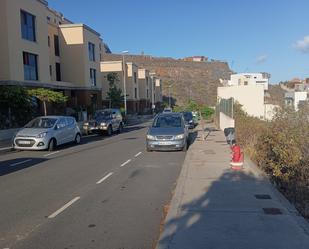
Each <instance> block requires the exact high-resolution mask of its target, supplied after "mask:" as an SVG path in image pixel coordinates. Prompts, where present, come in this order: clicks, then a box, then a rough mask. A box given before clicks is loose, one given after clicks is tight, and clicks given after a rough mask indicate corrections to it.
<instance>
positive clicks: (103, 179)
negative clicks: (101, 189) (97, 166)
mask: <svg viewBox="0 0 309 249" xmlns="http://www.w3.org/2000/svg"><path fill="white" fill-rule="evenodd" d="M112 174H114V173H113V172H110V173H108V174H107V175H106V176H104V177H103V178H102V179H101V180H99V181H97V184H100V183H102V182H104V181H105V180H106V179H107V178H108V177H110V176H111V175H112Z"/></svg>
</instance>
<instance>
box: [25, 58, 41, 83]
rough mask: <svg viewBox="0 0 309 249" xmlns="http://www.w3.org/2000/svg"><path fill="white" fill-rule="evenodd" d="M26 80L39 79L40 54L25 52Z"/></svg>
mask: <svg viewBox="0 0 309 249" xmlns="http://www.w3.org/2000/svg"><path fill="white" fill-rule="evenodd" d="M23 63H24V78H25V80H38V56H37V55H35V54H31V53H27V52H23Z"/></svg>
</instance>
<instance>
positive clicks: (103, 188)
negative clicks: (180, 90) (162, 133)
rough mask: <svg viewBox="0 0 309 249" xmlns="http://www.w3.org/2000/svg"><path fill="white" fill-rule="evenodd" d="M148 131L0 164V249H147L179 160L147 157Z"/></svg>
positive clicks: (172, 155) (12, 156) (10, 156)
mask: <svg viewBox="0 0 309 249" xmlns="http://www.w3.org/2000/svg"><path fill="white" fill-rule="evenodd" d="M146 130H147V127H146V125H145V124H144V125H139V126H134V127H130V128H127V129H126V130H125V132H124V133H122V134H119V135H115V136H112V137H108V138H107V137H103V138H102V137H100V136H93V137H88V138H85V139H84V140H83V142H82V144H81V145H78V146H74V145H68V146H65V147H61V148H59V149H58V150H56V151H55V152H53V153H50V152H47V151H42V152H31V151H21V152H13V153H7V154H4V155H1V156H0V190H1V191H0V249H4V248H9V249H15V248H16V249H58V248H59V249H72V248H77V249H86V248H87V249H90V248H95V249H105V248H106V249H144V248H147V249H151V248H153V247H154V245H155V243H156V240H157V238H158V236H159V227H160V221H161V219H162V215H163V212H162V211H163V206H164V205H165V204H167V203H168V202H169V200H170V199H171V192H172V190H173V189H174V187H175V183H176V181H177V178H178V175H179V173H180V170H181V166H182V163H183V161H184V158H185V153H184V152H146V151H145V134H146Z"/></svg>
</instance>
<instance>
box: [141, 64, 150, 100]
mask: <svg viewBox="0 0 309 249" xmlns="http://www.w3.org/2000/svg"><path fill="white" fill-rule="evenodd" d="M150 83H151V79H150V76H149V71H148V70H146V69H144V68H140V69H138V84H139V98H140V99H147V100H150V99H151V95H150V93H151V92H150V90H149V88H150V87H151V84H150ZM147 90H148V97H147Z"/></svg>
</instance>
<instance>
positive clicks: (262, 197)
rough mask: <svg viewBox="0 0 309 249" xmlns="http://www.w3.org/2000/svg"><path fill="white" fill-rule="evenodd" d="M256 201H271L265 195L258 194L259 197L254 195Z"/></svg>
mask: <svg viewBox="0 0 309 249" xmlns="http://www.w3.org/2000/svg"><path fill="white" fill-rule="evenodd" d="M254 196H255V198H256V199H260V200H269V199H271V197H270V195H265V194H259V195H254Z"/></svg>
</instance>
